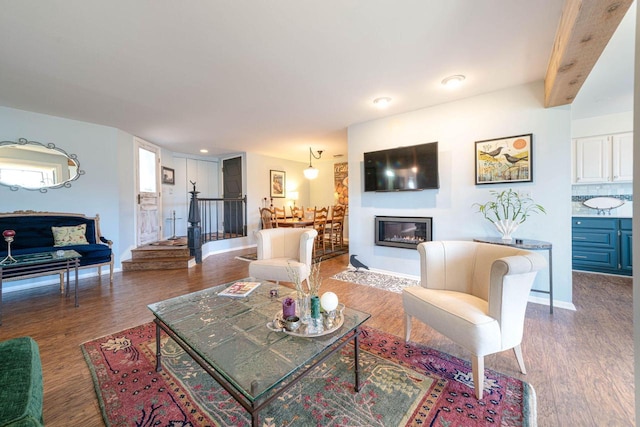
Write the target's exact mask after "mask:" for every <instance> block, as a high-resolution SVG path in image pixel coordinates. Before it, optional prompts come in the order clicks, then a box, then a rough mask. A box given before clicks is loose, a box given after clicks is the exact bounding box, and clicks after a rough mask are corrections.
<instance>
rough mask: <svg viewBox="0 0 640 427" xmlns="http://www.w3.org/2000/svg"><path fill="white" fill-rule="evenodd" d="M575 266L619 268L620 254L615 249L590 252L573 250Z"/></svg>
mask: <svg viewBox="0 0 640 427" xmlns="http://www.w3.org/2000/svg"><path fill="white" fill-rule="evenodd" d="M573 265H574V267H576V266H585V267H608V268H618V253H617V251H616V250H615V249H610V250H597V251H590V250H586V249H574V250H573Z"/></svg>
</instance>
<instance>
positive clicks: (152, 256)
mask: <svg viewBox="0 0 640 427" xmlns="http://www.w3.org/2000/svg"><path fill="white" fill-rule="evenodd" d="M163 243H164V244H163ZM194 265H196V260H195V258H194V257H192V256H190V255H189V247H188V246H187V245H186V239H185V242H184V244H182V242H180V241H179V240H174V241H170V242H169V243H167V242H159V244H158V243H156V244H153V243H152V244H150V245H145V246H141V247H139V248H136V249H132V250H131V259H130V260H124V261H122V271H139V270H173V269H179V268H190V267H193V266H194Z"/></svg>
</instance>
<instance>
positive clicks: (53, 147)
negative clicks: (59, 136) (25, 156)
mask: <svg viewBox="0 0 640 427" xmlns="http://www.w3.org/2000/svg"><path fill="white" fill-rule="evenodd" d="M6 145H36V146H39V147H44V148H47V149H49V150H53V151H57V152H59V153H61V154H62V155H64V156H65V157H66V158H67V159H71V160H73V161H74V162H75V164H76V165H77V167H78V173H76V175H75V176H74V177H73V178H70V179H68V180H66V181H64V182H61V183H59V184H55V185H49V186H46V187H40V188H29V187H23V186H21V185H11V184H6V183H4V182H2V181H0V185H2V186H5V187H9V188H10V189H11V191H18V190H19V189H21V188H22V189H23V190H29V191H39V192H41V193H46V192H47V191H48V190H50V189H54V188H70V187H71V181H75V180H76V179H78V178H80V176H81V175H84V173H85V172H84V170H82V169H80V161H79V160H78V156H76V155H75V154H69V153H67V152H66V151H64V150H63V149H62V148H60V147H56V145H55V144H54V143H52V142H49V143H47V144H43V143H41V142H38V141H29V140H27V139H26V138H19V139H18V142H15V141H2V142H0V148H2V147H3V146H6Z"/></svg>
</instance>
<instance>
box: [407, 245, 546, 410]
mask: <svg viewBox="0 0 640 427" xmlns="http://www.w3.org/2000/svg"><path fill="white" fill-rule="evenodd" d="M418 252H419V253H420V286H412V287H407V288H404V289H403V291H402V301H403V305H404V310H405V340H407V341H409V336H410V334H411V319H412V318H413V317H415V318H417V319H418V320H420V321H422V322H424V323H426V324H427V325H429V326H431V327H432V328H433V329H435V330H436V331H438V332H440V333H441V334H443V335H445V336H446V337H448V338H449V339H451V340H452V341H454V342H455V343H457V344H459V345H460V346H462V347H464V348H465V349H467V350H469V352H471V354H472V359H471V366H472V371H473V383H474V385H475V390H476V396H477V398H478V399H482V394H483V391H484V356H486V355H489V354H493V353H498V352H500V351H504V350H508V349H511V348H513V349H514V352H515V355H516V359H517V360H518V365H519V366H520V370H521V371H522V373H523V374H526V370H525V366H524V360H523V358H522V350H521V348H520V343H521V342H522V334H523V329H524V317H525V310H526V307H527V299H528V296H529V292H530V291H531V286H532V285H533V281H534V279H535V277H536V274H537V272H538V270H541V269H543V268H545V267H546V265H547V264H546V259H545V258H544V257H543V256H542V255H540V254H537V253H534V252H530V251H525V250H521V249H517V248H513V247H510V246H504V245H492V244H487V243H478V242H467V241H436V242H425V243H421V244H419V245H418Z"/></svg>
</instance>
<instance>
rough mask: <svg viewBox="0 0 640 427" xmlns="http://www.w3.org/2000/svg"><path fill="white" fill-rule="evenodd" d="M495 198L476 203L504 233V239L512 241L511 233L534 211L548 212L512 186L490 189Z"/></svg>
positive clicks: (487, 217)
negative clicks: (497, 189) (495, 189)
mask: <svg viewBox="0 0 640 427" xmlns="http://www.w3.org/2000/svg"><path fill="white" fill-rule="evenodd" d="M489 193H490V194H491V195H492V196H493V200H489V201H488V202H486V203H485V204H480V203H474V204H473V206H476V207H477V208H478V212H480V213H481V214H482V215H483V216H484V217H485V219H487V220H488V221H489V222H491V223H492V224H493V225H494V226H495V227H496V228H497V229H498V231H499V232H500V233H501V234H502V240H505V241H510V240H511V233H513V232H514V231H516V229H517V228H518V226H519V225H520V224H522V223H523V222H525V221H526V220H527V218H528V217H529V216H530V215H531V214H534V213H545V214H546V213H547V212H546V211H545V210H544V208H543V207H542V206H541V205H539V204H536V203H534V201H533V199H531V198H530V197H524V196H522V195H520V193H518V192H516V191H513V190H512V189H511V188H509V189H507V190H503V191H493V190H492V191H490V192H489Z"/></svg>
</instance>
